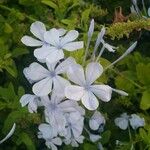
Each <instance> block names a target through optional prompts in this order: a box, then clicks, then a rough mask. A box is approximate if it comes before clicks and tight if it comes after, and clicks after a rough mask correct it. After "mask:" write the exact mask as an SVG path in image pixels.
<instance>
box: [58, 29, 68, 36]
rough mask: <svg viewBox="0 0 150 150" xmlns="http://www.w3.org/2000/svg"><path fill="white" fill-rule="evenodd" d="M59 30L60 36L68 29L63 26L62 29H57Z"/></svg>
mask: <svg viewBox="0 0 150 150" xmlns="http://www.w3.org/2000/svg"><path fill="white" fill-rule="evenodd" d="M57 30H58V32H59V36H63V35H64V34H65V33H66V32H67V30H65V29H63V28H60V29H57Z"/></svg>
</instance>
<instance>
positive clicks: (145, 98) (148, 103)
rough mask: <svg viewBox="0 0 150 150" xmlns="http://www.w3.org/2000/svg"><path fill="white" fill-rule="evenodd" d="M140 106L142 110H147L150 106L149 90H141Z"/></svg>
mask: <svg viewBox="0 0 150 150" xmlns="http://www.w3.org/2000/svg"><path fill="white" fill-rule="evenodd" d="M140 108H141V109H143V110H147V109H149V108H150V91H148V90H147V91H145V92H143V95H142V99H141V103H140Z"/></svg>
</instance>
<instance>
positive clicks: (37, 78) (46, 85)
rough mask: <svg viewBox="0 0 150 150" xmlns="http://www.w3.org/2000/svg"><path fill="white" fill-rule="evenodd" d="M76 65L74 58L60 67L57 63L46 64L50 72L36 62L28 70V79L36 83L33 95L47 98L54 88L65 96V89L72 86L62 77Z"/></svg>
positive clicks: (67, 60)
mask: <svg viewBox="0 0 150 150" xmlns="http://www.w3.org/2000/svg"><path fill="white" fill-rule="evenodd" d="M73 63H75V61H74V59H73V58H68V59H66V60H65V61H63V62H62V63H60V64H59V65H57V63H53V64H49V62H47V63H46V65H47V67H48V70H47V69H45V68H44V67H43V66H42V65H40V64H38V63H36V62H34V63H32V64H31V65H30V66H29V67H28V68H25V70H26V74H25V75H26V76H27V79H28V80H30V81H32V83H33V82H36V83H35V84H34V85H33V87H32V90H33V93H34V94H35V95H37V96H46V95H48V94H49V93H50V92H51V90H52V86H53V89H54V90H55V91H58V92H57V93H58V94H61V95H64V88H65V87H66V86H68V85H70V83H69V81H68V80H66V79H64V78H63V77H61V76H60V74H63V73H65V72H66V71H67V69H68V67H70V66H71V65H72V64H73Z"/></svg>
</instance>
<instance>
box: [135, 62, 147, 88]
mask: <svg viewBox="0 0 150 150" xmlns="http://www.w3.org/2000/svg"><path fill="white" fill-rule="evenodd" d="M136 71H137V77H138V79H139V81H140V82H141V83H143V84H144V85H148V86H149V85H150V77H149V75H150V63H148V64H147V65H145V64H143V63H139V64H138V65H137V66H136Z"/></svg>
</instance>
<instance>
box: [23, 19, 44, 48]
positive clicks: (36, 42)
mask: <svg viewBox="0 0 150 150" xmlns="http://www.w3.org/2000/svg"><path fill="white" fill-rule="evenodd" d="M30 31H31V33H32V34H33V35H34V36H35V37H36V38H37V39H34V38H32V37H30V36H27V35H25V36H23V37H22V39H21V41H22V43H23V44H25V45H27V46H31V47H38V46H43V45H46V43H45V41H44V33H45V32H46V28H45V25H44V24H43V23H42V22H40V21H36V22H34V23H32V25H31V27H30Z"/></svg>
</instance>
